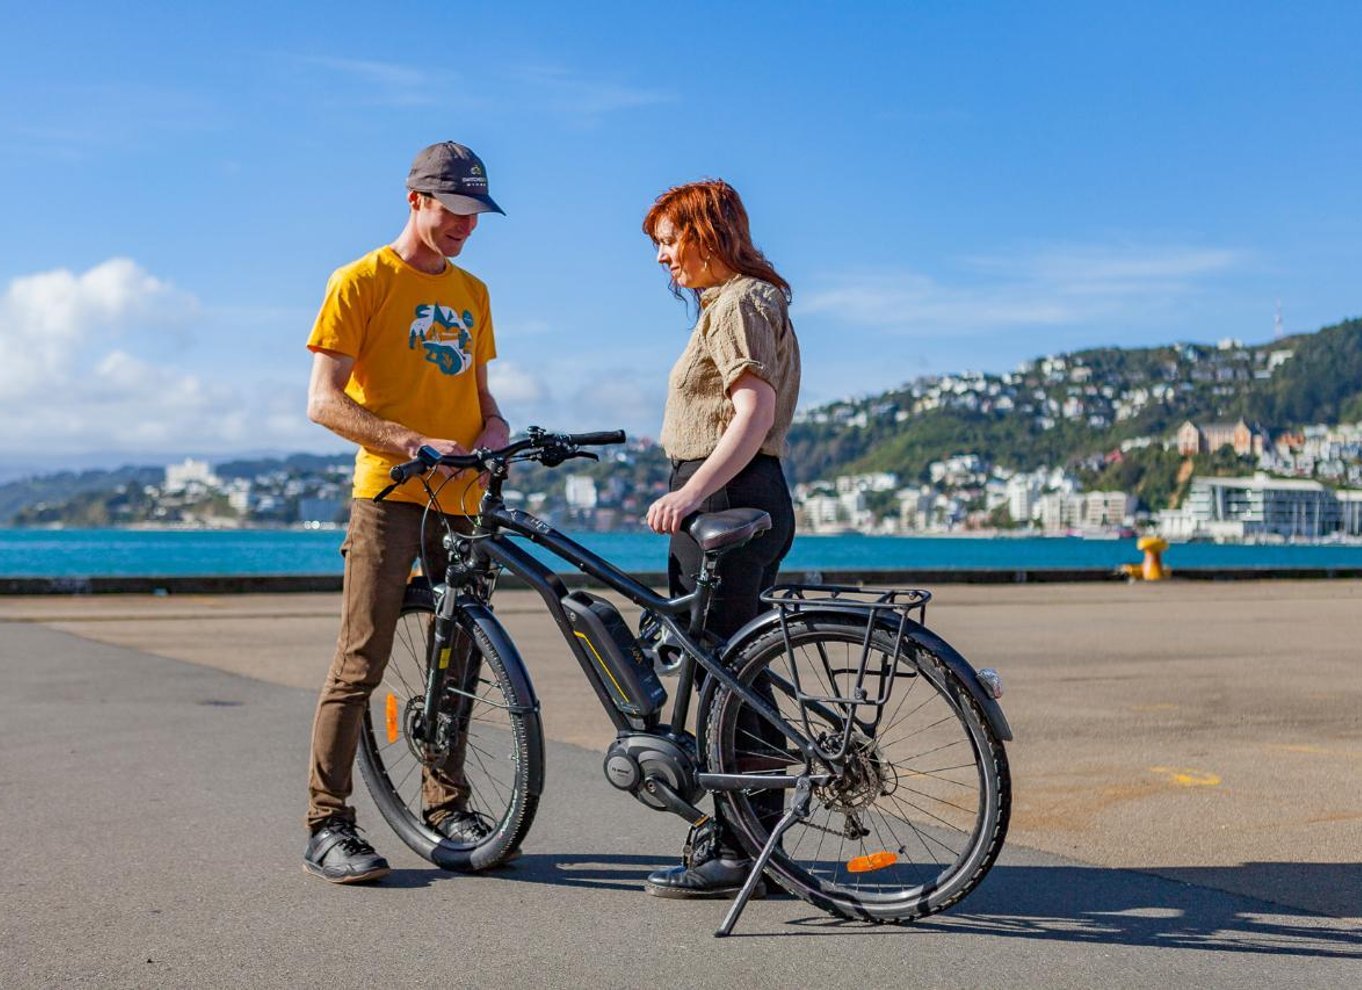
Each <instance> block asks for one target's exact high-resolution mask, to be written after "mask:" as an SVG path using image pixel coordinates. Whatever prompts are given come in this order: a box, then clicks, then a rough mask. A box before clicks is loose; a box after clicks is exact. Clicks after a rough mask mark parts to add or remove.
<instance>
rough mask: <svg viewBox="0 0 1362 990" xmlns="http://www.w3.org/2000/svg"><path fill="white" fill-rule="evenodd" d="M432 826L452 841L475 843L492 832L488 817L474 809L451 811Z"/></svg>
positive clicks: (431, 825) (432, 823)
mask: <svg viewBox="0 0 1362 990" xmlns="http://www.w3.org/2000/svg"><path fill="white" fill-rule="evenodd" d="M430 827H431V828H433V829H435V831H437V832H439V833H440V834H441V835H443V836H444V837H445V838H446V839H449V840H450V841H451V842H459V843H464V844H467V845H475V844H477V843H479V842H481V841H482V840H483V839H485V838H487V837H488V836H489V835H491V834H492V826H491V825H490V824H489V823H488V821H487V819H486V818H485V817H484V816H482V815H479V814H478V813H477V812H474V811H451V812H450V813H449V814H447V815H445V816H444V817H443V818H441V819H440V820H439V821H434V822H431V823H430Z"/></svg>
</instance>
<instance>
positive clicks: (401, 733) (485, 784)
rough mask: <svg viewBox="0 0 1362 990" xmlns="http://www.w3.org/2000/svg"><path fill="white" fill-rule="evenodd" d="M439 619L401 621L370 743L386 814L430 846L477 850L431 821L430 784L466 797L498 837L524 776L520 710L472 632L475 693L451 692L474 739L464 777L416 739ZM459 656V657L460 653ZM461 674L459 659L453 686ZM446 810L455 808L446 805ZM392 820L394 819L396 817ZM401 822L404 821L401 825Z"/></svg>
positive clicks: (374, 697)
mask: <svg viewBox="0 0 1362 990" xmlns="http://www.w3.org/2000/svg"><path fill="white" fill-rule="evenodd" d="M432 621H433V613H432V612H431V611H429V610H428V609H419V610H407V611H404V612H403V613H402V615H401V617H400V618H399V619H398V623H397V629H396V633H395V635H394V638H393V648H392V654H391V656H390V658H389V661H388V666H387V668H386V670H385V671H384V675H383V681H382V682H381V683H380V684H379V685H378V687H376V688H375V689H374V691H373V693H372V694H371V695H370V698H369V706H368V710H367V711H366V713H365V725H364V728H365V731H364V734H363V740H362V742H363V746H364V748H365V751H366V756H367V757H368V759H369V763H370V770H371V771H372V772H373V774H374V775H375V776H376V777H377V778H378V780H380V781H381V782H382V784H381V789H382V790H383V791H385V792H386V796H387V799H388V800H387V802H386V803H388V804H389V807H388V808H386V809H384V810H385V813H386V814H390V815H396V816H398V817H399V818H401V819H402V820H404V822H405V824H406V825H407V827H408V828H409V829H411V830H413V831H414V832H416V833H417V834H419V835H421V836H422V837H424V838H425V839H426V840H427V841H428V842H429V843H430V844H432V845H433V844H435V843H437V842H444V843H445V844H446V845H454V846H459V847H463V848H470V849H471V848H473V847H475V846H477V845H479V844H480V843H479V842H451V840H449V839H446V838H444V837H443V836H441V835H440V834H439V833H438V832H436V831H435V830H434V828H432V827H431V826H430V825H429V823H428V822H427V821H426V813H427V812H428V811H429V810H431V809H430V807H429V803H428V795H427V794H426V793H425V789H426V788H425V782H426V780H427V779H428V778H429V777H430V776H431V774H432V770H433V771H434V773H435V774H436V775H437V779H441V778H442V779H443V781H444V783H445V784H446V785H452V786H453V788H454V789H455V790H456V791H459V792H462V793H461V800H460V801H459V802H458V804H459V805H460V806H461V807H459V808H458V810H463V811H467V812H470V813H473V814H475V815H478V816H479V817H480V818H481V819H482V820H483V822H484V824H485V825H486V826H487V827H488V829H489V832H490V833H492V834H495V833H496V831H497V830H498V829H500V827H501V826H502V825H503V823H504V822H505V821H506V820H507V818H508V816H509V815H510V814H511V812H512V809H513V807H514V803H515V795H516V786H515V784H516V774H517V767H518V766H519V764H520V754H519V753H517V733H516V732H515V731H513V727H512V724H511V718H512V717H513V716H512V706H511V704H510V702H509V701H508V699H507V694H506V689H505V686H504V684H503V683H502V682H501V680H500V677H499V676H498V671H497V670H496V669H494V668H493V666H492V665H491V664H489V663H487V662H486V661H485V659H483V658H482V656H481V653H480V652H479V651H478V648H477V645H476V640H471V641H470V638H469V637H468V635H467V633H466V632H465V631H462V630H460V631H459V632H458V633H457V635H458V636H459V637H461V639H462V642H463V643H468V644H469V646H468V650H469V656H470V657H471V658H472V662H473V664H474V666H475V669H476V673H477V676H476V680H475V681H474V683H473V689H472V690H471V691H469V692H467V693H462V692H459V691H457V690H455V689H451V690H450V691H448V692H447V695H446V697H447V699H448V702H447V704H449V703H462V704H464V705H465V706H466V710H467V725H468V729H467V734H466V744H465V758H464V760H463V773H462V779H459V777H458V776H457V775H451V774H449V773H443V774H442V773H441V771H448V770H449V769H451V768H450V766H449V764H448V763H447V762H446V761H444V760H442V759H441V758H440V757H438V756H437V757H435V758H433V759H432V758H431V756H430V755H428V754H427V753H426V751H425V748H424V746H423V744H422V743H421V742H420V741H419V740H417V739H416V738H414V733H415V731H416V729H417V727H418V726H419V725H420V723H421V716H422V708H423V706H424V698H425V683H426V670H427V658H426V644H427V642H428V638H429V630H430V625H431V622H432ZM458 652H459V651H458V650H456V651H455V656H456V657H457V655H458ZM457 673H458V664H457V660H456V661H454V662H452V665H451V668H450V674H451V676H450V682H451V683H452V682H453V681H454V680H455V676H454V675H457ZM440 810H442V811H443V810H450V809H445V808H441V809H440ZM390 820H391V819H390ZM394 824H396V823H394Z"/></svg>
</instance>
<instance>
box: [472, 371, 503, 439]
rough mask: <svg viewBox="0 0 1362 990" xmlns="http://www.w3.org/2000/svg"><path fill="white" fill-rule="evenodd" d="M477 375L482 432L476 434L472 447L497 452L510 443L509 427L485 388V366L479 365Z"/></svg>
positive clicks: (489, 391) (495, 401)
mask: <svg viewBox="0 0 1362 990" xmlns="http://www.w3.org/2000/svg"><path fill="white" fill-rule="evenodd" d="M477 374H478V408H479V409H480V410H481V412H482V430H481V431H480V432H479V433H478V439H477V440H476V441H474V443H473V446H475V447H486V448H487V449H488V450H497V449H499V448H501V447H505V446H506V445H507V444H508V443H510V442H511V426H510V424H509V423H507V422H506V417H505V416H503V415H501V410H500V408H498V407H497V400H496V399H495V398H493V397H492V393H491V390H490V389H488V387H487V365H485V364H479V365H478V368H477Z"/></svg>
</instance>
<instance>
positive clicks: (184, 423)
mask: <svg viewBox="0 0 1362 990" xmlns="http://www.w3.org/2000/svg"><path fill="white" fill-rule="evenodd" d="M378 11H379V8H377V7H375V6H373V5H372V4H366V5H359V4H346V3H335V2H331V3H326V4H322V3H310V2H302V3H293V4H278V3H274V4H253V3H249V2H242V3H235V4H232V5H224V6H222V7H220V8H219V7H211V8H208V9H205V10H195V9H192V7H191V6H190V5H184V4H174V5H171V4H155V3H143V4H138V5H110V4H89V5H84V4H63V3H49V4H46V5H41V6H40V5H36V4H30V5H22V6H21V5H9V6H8V9H7V12H6V13H5V15H4V24H5V29H4V32H3V33H0V232H2V234H0V354H2V355H3V357H2V359H0V475H5V476H12V475H14V474H16V473H26V472H28V471H32V470H42V469H50V468H52V467H54V466H58V465H59V464H68V463H69V464H73V465H87V464H89V465H96V464H97V465H109V464H114V463H124V462H157V461H163V460H165V459H167V458H172V457H181V456H185V455H196V456H207V457H210V458H213V459H221V458H223V457H227V456H231V455H235V454H244V453H262V452H280V451H294V450H303V449H311V450H327V451H330V450H337V449H342V448H343V447H344V444H343V443H342V442H341V441H339V440H336V439H334V438H332V437H331V436H330V435H329V434H327V433H326V432H325V431H323V430H321V429H320V428H318V427H315V426H313V425H311V424H309V423H308V422H307V421H306V418H305V416H304V412H303V407H304V395H305V386H306V378H307V372H308V364H309V358H308V355H307V353H306V351H305V349H304V347H303V341H304V339H305V338H306V335H307V332H308V329H309V327H310V325H311V321H312V318H313V316H314V315H315V312H316V307H317V305H318V302H319V301H320V298H321V291H322V287H323V285H324V282H325V279H326V276H327V275H328V273H329V272H330V271H331V270H332V269H333V268H335V267H336V266H337V265H340V264H342V263H344V262H346V261H348V260H350V259H352V258H354V257H356V256H358V255H359V254H362V253H363V252H365V251H366V250H369V249H370V248H372V247H375V246H377V245H379V244H382V243H385V242H386V241H388V240H390V239H391V238H392V237H393V236H394V235H395V234H396V233H397V231H398V230H399V229H400V227H401V224H402V222H403V219H404V215H405V214H404V211H405V203H404V201H403V188H402V184H403V179H404V178H405V174H406V169H407V167H408V164H409V162H410V159H411V155H412V153H413V152H414V151H415V150H416V149H417V148H419V147H421V146H423V145H425V144H428V143H430V142H433V141H436V140H443V139H446V138H452V139H455V140H458V141H461V142H463V143H466V144H468V145H470V146H471V147H473V148H474V149H475V150H476V151H477V152H478V153H479V154H480V155H481V156H482V157H483V158H484V160H485V161H486V163H487V168H488V173H489V177H490V180H491V189H492V193H493V195H494V196H495V197H496V198H497V199H498V201H499V202H500V203H501V204H502V205H503V206H504V207H505V208H506V211H507V214H508V216H507V217H505V218H501V217H487V218H485V219H484V222H483V223H482V225H481V226H480V227H479V229H478V231H477V232H476V233H475V235H474V237H473V239H472V240H471V241H470V243H469V245H468V247H467V248H466V249H465V251H464V255H463V257H462V258H461V259H460V263H461V264H463V265H464V266H465V267H467V268H468V269H470V270H471V271H473V272H474V273H476V274H478V275H479V276H480V277H482V278H483V279H484V280H485V281H486V282H487V283H488V285H489V286H490V288H491V292H492V300H493V308H494V314H495V318H496V324H497V331H498V344H499V348H500V352H501V358H500V359H499V360H498V362H496V364H495V365H494V366H493V367H494V374H493V379H492V380H493V383H494V386H495V388H496V390H497V392H498V395H499V398H500V399H501V402H502V405H503V407H504V408H505V409H506V411H507V413H508V416H509V417H510V418H511V419H512V421H513V423H515V425H517V426H521V425H524V424H526V423H528V422H538V423H540V424H542V425H545V426H549V427H552V428H558V429H564V430H585V429H597V428H609V427H615V426H623V427H625V428H627V429H628V430H630V431H631V432H633V433H638V434H645V435H652V434H655V433H656V430H657V426H658V423H659V421H660V416H661V406H662V399H663V391H664V384H665V378H666V373H667V370H668V369H669V368H670V366H671V364H672V362H673V361H674V360H675V357H676V355H677V354H678V353H679V352H680V350H681V348H682V346H683V345H684V342H685V336H686V332H687V329H688V323H689V318H688V314H687V312H686V310H685V309H684V307H683V306H682V305H681V304H680V303H678V302H677V301H676V300H674V299H673V298H672V297H671V296H670V294H669V293H668V292H667V291H666V288H665V278H664V276H663V273H662V272H661V270H660V269H659V268H658V267H657V266H656V264H655V263H654V261H653V256H652V249H651V246H650V245H649V244H648V242H647V240H646V239H645V238H644V237H643V235H642V234H641V232H640V231H639V221H640V219H641V217H642V214H643V212H644V211H645V210H646V208H647V206H648V204H649V203H650V202H651V200H652V199H653V197H654V196H655V195H657V193H658V192H660V191H661V190H663V189H665V188H666V187H668V186H670V185H673V184H675V183H678V182H684V181H687V180H690V179H695V178H699V177H704V176H720V177H723V178H725V179H727V180H729V181H730V182H732V183H733V184H734V185H735V186H736V187H737V188H738V189H739V191H740V192H741V193H742V194H743V196H744V199H745V200H746V202H747V205H748V209H749V212H750V213H751V216H752V220H753V229H754V233H755V235H756V239H757V241H758V243H759V244H760V245H761V247H762V248H763V249H764V250H765V251H766V253H767V254H768V256H769V257H770V258H771V259H772V260H773V261H774V262H775V263H776V265H777V267H778V268H779V269H780V270H781V272H782V273H783V274H784V275H785V276H786V277H787V278H788V279H789V280H790V282H791V283H792V284H793V286H794V289H795V304H794V316H795V325H796V328H797V330H798V332H799V334H800V339H801V343H802V347H803V353H804V393H803V401H804V403H805V404H809V405H811V404H816V403H821V402H825V401H828V400H831V399H834V398H838V397H842V396H846V395H856V394H864V393H867V392H872V391H878V390H881V389H885V388H890V387H893V386H896V385H899V384H902V383H903V382H905V381H908V380H910V379H912V378H914V377H917V376H918V375H921V374H925V373H930V372H945V371H953V370H964V369H981V370H986V371H995V372H996V371H1003V370H1007V369H1010V368H1011V367H1014V366H1015V365H1016V364H1017V363H1018V362H1019V361H1021V360H1023V359H1025V358H1027V357H1031V356H1035V355H1039V354H1044V353H1050V352H1055V351H1060V350H1071V349H1077V348H1080V347H1086V346H1095V345H1103V344H1121V345H1144V344H1157V343H1164V342H1169V341H1173V340H1202V341H1214V340H1218V339H1220V338H1222V337H1226V336H1234V337H1238V338H1240V339H1243V340H1246V341H1249V342H1259V341H1264V340H1268V339H1270V338H1271V336H1272V333H1273V316H1274V310H1275V307H1276V305H1277V302H1278V300H1280V302H1281V307H1282V312H1283V318H1284V321H1285V325H1286V329H1287V330H1288V331H1295V330H1311V329H1315V328H1318V327H1319V326H1322V325H1325V324H1328V323H1332V322H1335V321H1337V320H1340V319H1343V318H1347V317H1350V316H1356V315H1359V314H1362V291H1359V285H1358V283H1359V279H1358V273H1359V272H1362V238H1359V235H1358V218H1359V216H1360V215H1362V178H1359V175H1360V174H1362V169H1359V162H1362V129H1360V128H1359V127H1358V126H1357V121H1358V119H1359V116H1362V114H1360V113H1359V111H1360V110H1362V64H1359V61H1358V59H1357V57H1356V42H1357V39H1358V38H1359V37H1362V4H1356V3H1302V4H1293V5H1287V4H1264V3H1194V4H1187V3H1176V4H1173V3H1166V4H1165V3H1139V4H1127V3H1119V2H1117V3H1103V4H1092V3H1027V4H1003V3H930V4H928V3H895V4H888V3H885V4H880V3H863V4H841V5H832V4H805V3H780V4H776V3H750V4H707V3H696V4H689V5H687V6H685V7H684V8H680V9H669V8H665V7H658V6H656V5H644V4H558V3H554V4H515V3H506V4H497V5H492V4H488V5H480V6H475V7H470V6H469V5H462V4H460V5H441V4H420V5H408V4H401V3H397V4H391V5H388V6H386V7H385V8H383V13H382V14H381V15H380V14H379V13H378Z"/></svg>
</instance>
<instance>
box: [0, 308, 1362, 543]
mask: <svg viewBox="0 0 1362 990" xmlns="http://www.w3.org/2000/svg"><path fill="white" fill-rule="evenodd" d="M790 448H791V449H790V455H789V457H788V458H787V459H786V470H787V473H788V474H789V475H790V477H791V480H792V482H794V492H795V497H796V501H797V508H798V513H799V522H800V528H801V531H803V532H806V533H835V532H845V531H857V532H865V533H954V532H970V531H976V532H984V531H1032V532H1040V533H1086V534H1110V533H1113V532H1123V531H1129V530H1131V529H1134V528H1138V527H1153V528H1158V529H1161V530H1163V531H1164V532H1166V533H1167V534H1168V535H1170V536H1173V537H1175V538H1190V537H1198V536H1212V537H1216V538H1240V537H1244V538H1247V537H1253V536H1278V537H1282V538H1291V537H1299V538H1308V539H1322V538H1334V537H1352V536H1359V535H1362V520H1359V518H1358V516H1359V512H1360V511H1362V509H1359V506H1362V501H1360V500H1359V499H1362V496H1359V495H1358V494H1357V490H1358V489H1362V320H1349V321H1346V322H1344V323H1340V324H1337V325H1335V326H1331V327H1325V328H1324V329H1322V330H1320V331H1318V332H1316V333H1311V334H1298V335H1293V336H1289V337H1281V338H1278V339H1275V340H1272V341H1270V342H1268V343H1264V344H1257V345H1246V344H1244V343H1243V342H1241V341H1238V340H1233V339H1226V340H1222V341H1220V342H1219V343H1217V344H1214V345H1206V344H1173V345H1168V346H1164V347H1156V348H1139V349H1122V348H1096V349H1090V350H1085V351H1078V352H1074V353H1070V354H1054V355H1046V356H1043V357H1038V358H1036V359H1034V360H1031V361H1027V362H1025V363H1024V364H1022V365H1021V366H1020V367H1018V368H1016V369H1015V370H1014V371H1012V372H1009V373H1005V374H987V373H983V372H968V371H967V372H960V373H956V374H951V375H940V376H931V377H924V378H920V379H917V380H915V381H912V382H909V383H907V384H905V385H904V386H902V387H901V388H898V389H894V390H891V391H889V392H885V393H881V394H878V395H872V396H863V397H858V398H854V399H846V400H842V401H838V402H833V403H829V404H826V405H823V406H818V407H814V408H806V409H801V410H800V412H799V413H798V414H797V417H796V422H795V424H794V426H793V428H792V430H791V432H790ZM667 472H668V464H667V461H666V458H665V456H664V455H663V453H662V451H661V450H660V449H659V448H658V447H657V446H656V445H655V444H653V443H652V442H651V441H649V440H647V439H636V440H633V441H631V442H630V443H629V444H627V445H626V446H625V447H623V448H620V449H616V450H613V451H610V452H608V453H606V454H605V456H604V459H603V461H602V462H601V463H599V464H596V465H591V466H588V467H586V468H577V467H574V469H573V470H571V471H564V470H559V471H551V470H548V469H544V468H535V467H529V468H523V469H520V468H518V470H517V473H516V474H515V475H514V476H513V478H512V484H511V485H510V486H509V490H508V496H507V497H508V499H510V500H512V501H514V502H516V503H517V504H522V505H524V506H526V507H527V508H529V509H530V510H531V511H535V512H537V513H540V514H542V515H545V516H546V517H548V518H550V519H551V520H553V521H555V522H557V523H559V524H562V525H566V526H569V527H575V528H578V529H591V530H608V529H632V528H638V527H639V526H640V525H641V516H642V514H643V512H644V510H645V509H646V507H647V504H648V502H649V501H650V500H651V499H653V498H656V497H657V496H658V495H659V494H661V493H662V492H664V491H665V490H666V483H667ZM348 473H349V463H348V458H343V457H337V458H315V457H314V458H308V457H302V456H298V457H293V458H289V459H287V460H282V461H263V462H242V461H238V462H229V463H226V464H219V465H209V464H208V463H206V462H202V461H193V460H191V461H188V462H185V463H184V464H180V465H172V466H171V467H169V468H167V469H165V470H164V471H163V472H154V471H151V469H136V470H133V469H124V470H123V471H122V472H121V473H119V474H118V475H113V474H110V476H109V479H108V483H107V484H104V485H101V484H100V479H99V478H98V477H97V474H98V473H90V472H87V473H86V474H84V475H81V476H79V477H75V476H48V477H46V478H33V479H25V480H24V481H22V482H16V483H11V484H10V485H5V486H0V523H7V524H10V525H147V524H153V525H184V526H243V525H314V526H316V525H336V524H339V523H341V522H343V520H344V518H345V515H346V511H347V498H346V492H347V485H348ZM1212 479H1222V480H1221V481H1218V482H1217V481H1213V480H1212Z"/></svg>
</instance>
